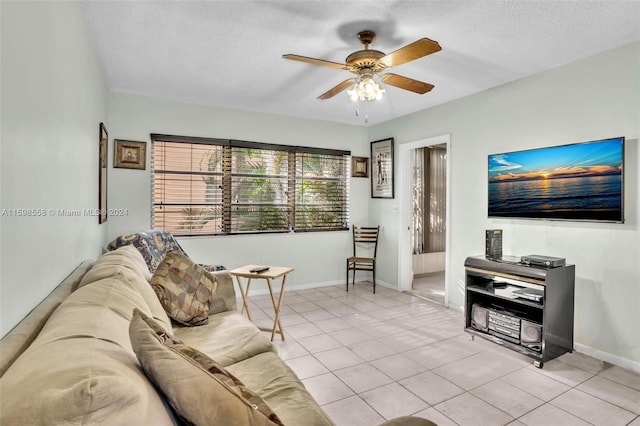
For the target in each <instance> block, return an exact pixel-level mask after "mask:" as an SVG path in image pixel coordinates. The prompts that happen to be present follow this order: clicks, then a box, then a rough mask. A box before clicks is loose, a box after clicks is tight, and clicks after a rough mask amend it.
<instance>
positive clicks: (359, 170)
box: [351, 157, 369, 178]
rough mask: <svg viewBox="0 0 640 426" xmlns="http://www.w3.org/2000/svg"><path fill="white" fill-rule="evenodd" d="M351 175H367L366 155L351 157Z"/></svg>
mask: <svg viewBox="0 0 640 426" xmlns="http://www.w3.org/2000/svg"><path fill="white" fill-rule="evenodd" d="M351 177H363V178H368V177H369V159H368V158H367V157H351Z"/></svg>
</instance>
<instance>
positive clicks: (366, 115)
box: [364, 101, 369, 124]
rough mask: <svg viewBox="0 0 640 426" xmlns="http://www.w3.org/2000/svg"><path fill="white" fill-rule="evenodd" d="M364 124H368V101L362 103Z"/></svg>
mask: <svg viewBox="0 0 640 426" xmlns="http://www.w3.org/2000/svg"><path fill="white" fill-rule="evenodd" d="M364 122H365V123H367V124H368V123H369V101H364Z"/></svg>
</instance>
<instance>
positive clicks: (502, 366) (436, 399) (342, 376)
mask: <svg viewBox="0 0 640 426" xmlns="http://www.w3.org/2000/svg"><path fill="white" fill-rule="evenodd" d="M283 303H284V306H283V309H282V314H281V321H282V325H283V327H284V332H285V337H286V340H285V341H280V340H278V336H276V342H275V345H276V347H277V348H278V352H279V354H280V356H281V357H282V358H283V359H284V360H285V361H286V362H287V363H288V365H289V366H290V367H291V368H292V369H293V370H294V371H295V372H296V373H297V374H298V376H299V377H300V378H301V380H302V381H303V383H304V384H305V386H306V387H307V389H309V391H310V392H311V393H312V394H313V396H314V397H315V398H316V400H317V401H318V403H319V404H320V405H322V407H323V408H324V409H325V410H326V412H327V413H328V414H329V415H330V416H331V417H332V418H333V419H334V421H335V422H336V423H337V424H338V425H339V426H359V425H367V426H372V425H376V424H379V423H381V422H383V421H384V420H385V419H389V418H392V417H397V416H402V415H416V416H420V417H424V418H428V419H430V420H431V421H433V422H435V423H437V424H438V425H441V426H446V425H473V426H479V425H506V424H508V425H513V426H515V425H531V426H534V425H542V426H562V425H607V426H613V425H632V426H640V374H638V373H635V372H632V371H629V370H625V369H622V368H620V367H617V366H612V365H611V364H608V363H606V362H603V361H600V360H597V359H594V358H591V357H589V356H586V355H583V354H580V353H577V352H573V353H571V354H565V355H563V356H561V357H559V358H557V359H555V360H552V361H549V362H547V363H545V364H544V368H542V369H538V368H536V367H534V366H533V365H532V360H531V359H530V358H527V357H525V356H522V355H520V354H517V353H514V352H512V351H509V350H507V349H504V348H502V347H500V346H498V345H495V344H492V343H490V342H487V341H485V340H483V339H481V338H476V339H475V340H473V341H472V340H470V339H469V338H468V336H467V335H466V333H464V331H463V324H464V320H463V316H462V314H461V313H460V312H456V311H453V310H449V309H446V308H444V307H443V306H440V305H438V304H436V303H431V302H428V301H425V300H424V299H420V298H417V297H413V296H411V295H408V294H402V293H398V292H396V291H392V290H389V289H386V288H384V287H381V286H377V287H376V294H375V295H374V294H373V293H372V287H371V284H370V283H358V284H356V286H355V289H351V288H350V290H349V292H348V293H347V292H346V291H345V288H344V286H342V285H340V286H331V287H321V288H316V289H310V290H302V291H292V292H287V293H286V294H285V296H284V301H283ZM250 308H251V313H252V315H253V317H254V321H255V322H256V323H258V325H261V326H265V327H269V326H271V325H272V324H273V320H272V318H273V315H274V314H273V308H272V306H271V300H270V299H269V296H268V295H258V296H252V297H251V298H250Z"/></svg>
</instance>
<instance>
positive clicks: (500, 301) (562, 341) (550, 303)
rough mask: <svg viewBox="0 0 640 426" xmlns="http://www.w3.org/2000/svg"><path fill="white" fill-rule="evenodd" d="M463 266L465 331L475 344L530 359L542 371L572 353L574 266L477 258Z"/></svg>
mask: <svg viewBox="0 0 640 426" xmlns="http://www.w3.org/2000/svg"><path fill="white" fill-rule="evenodd" d="M464 266H465V272H466V273H465V310H464V312H465V331H466V332H467V333H469V335H470V337H471V338H474V337H475V336H480V337H482V338H484V339H487V340H489V341H492V342H494V343H497V344H499V345H502V346H504V347H507V348H509V349H511V350H514V351H517V352H519V353H521V354H524V355H526V356H528V357H531V358H533V360H534V361H533V363H534V365H535V366H536V367H538V368H542V366H543V365H544V362H545V361H548V360H551V359H553V358H555V357H557V356H560V355H562V354H564V353H566V352H572V351H573V310H574V292H575V265H567V266H561V267H557V268H544V267H535V266H531V265H525V264H522V263H520V262H519V261H518V259H517V258H515V257H509V256H505V257H503V258H502V259H495V260H492V259H487V258H485V257H484V256H472V257H468V258H467V259H466V260H465V263H464ZM523 289H524V290H523ZM517 290H523V292H524V293H525V294H524V295H522V294H520V295H518V294H517V293H515V294H514V291H517ZM531 290H532V291H531ZM540 296H541V298H540ZM474 315H475V318H474V317H473V316H474Z"/></svg>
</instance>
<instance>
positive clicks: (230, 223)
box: [151, 134, 351, 235]
mask: <svg viewBox="0 0 640 426" xmlns="http://www.w3.org/2000/svg"><path fill="white" fill-rule="evenodd" d="M151 141H152V149H153V154H152V165H151V169H152V171H151V180H152V182H151V183H152V198H153V200H152V204H153V209H152V213H151V226H152V227H153V228H161V229H166V230H168V231H171V232H172V233H173V234H175V235H220V234H241V233H260V232H289V231H294V232H301V231H333V230H344V229H348V221H349V186H348V185H349V178H348V173H349V170H348V167H349V161H348V160H349V156H350V155H351V153H350V152H349V151H338V150H328V149H320V148H308V147H294V146H285V145H273V144H265V143H258V142H246V141H236V140H223V139H210V138H193V137H184V136H169V135H157V134H152V135H151Z"/></svg>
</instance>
